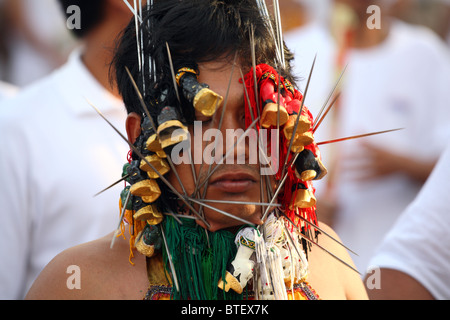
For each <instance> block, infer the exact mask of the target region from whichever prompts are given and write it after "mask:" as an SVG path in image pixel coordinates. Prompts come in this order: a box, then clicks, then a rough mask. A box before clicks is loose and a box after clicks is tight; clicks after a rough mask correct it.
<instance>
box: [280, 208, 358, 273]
mask: <svg viewBox="0 0 450 320" xmlns="http://www.w3.org/2000/svg"><path fill="white" fill-rule="evenodd" d="M283 216H284V217H285V218H286V220H287V221H289V223H290V224H291V225H292V226H293V227H295V228H296V229H297V231H298V233H299V236H300V237H302V238H303V239H305V240H306V241H307V242H308V243H310V244H312V245H314V246H316V247H317V248H319V249H321V250H322V251H324V252H325V253H327V254H329V255H330V256H331V257H333V258H335V259H336V260H337V261H339V262H340V263H342V264H344V265H345V266H346V267H348V268H350V269H352V270H353V271H355V272H356V273H358V274H359V275H361V273H360V272H359V271H358V270H356V269H355V268H354V267H352V266H351V265H349V264H348V263H347V262H345V261H344V260H342V259H341V258H339V257H338V256H336V255H335V254H333V253H331V252H330V251H328V250H327V249H325V248H324V247H322V246H321V245H320V244H318V243H317V242H315V241H313V240H311V239H310V238H309V237H307V236H305V235H304V234H303V233H302V232H301V230H299V228H298V227H297V226H296V225H295V223H294V222H292V220H291V219H289V217H288V216H287V215H286V214H285V213H283Z"/></svg>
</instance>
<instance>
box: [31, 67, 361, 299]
mask: <svg viewBox="0 0 450 320" xmlns="http://www.w3.org/2000/svg"><path fill="white" fill-rule="evenodd" d="M238 67H239V66H238ZM199 68H200V74H201V76H200V77H201V78H200V81H201V82H205V83H208V84H209V85H210V87H211V89H212V90H214V91H216V92H217V93H219V94H221V95H224V96H225V95H226V90H227V87H228V83H229V77H230V74H231V72H230V70H231V64H230V63H229V62H227V61H219V62H212V63H207V64H201V65H200V66H199ZM236 70H238V69H236ZM243 71H245V70H243ZM238 74H240V73H237V72H235V73H234V75H233V77H232V81H231V87H230V95H229V99H228V104H227V110H226V112H225V117H224V119H223V129H224V130H225V129H237V128H244V113H243V106H244V100H243V99H244V97H243V87H242V84H241V83H240V82H239V78H240V77H239V76H238ZM221 108H222V107H221ZM221 108H220V109H219V111H218V114H221V110H222V109H221ZM201 120H203V121H204V125H205V126H206V125H207V124H209V125H211V126H212V127H214V126H216V124H215V123H216V121H218V119H213V120H209V119H201ZM126 127H127V133H128V135H129V139H130V141H134V140H135V139H136V137H138V135H139V134H140V118H139V116H138V115H136V114H131V115H130V116H129V118H128V121H127V123H126ZM216 127H217V126H216ZM203 147H204V145H203ZM183 166H186V167H183ZM203 167H204V168H206V169H207V168H208V166H203ZM223 168H224V169H221V171H219V170H218V172H217V174H214V175H213V176H212V177H211V183H210V184H209V186H208V189H207V193H206V196H207V198H209V199H226V200H236V201H247V202H257V201H259V200H260V191H259V190H260V185H259V183H260V182H259V176H258V171H255V168H254V167H252V166H248V165H244V166H228V165H225V166H223ZM176 169H177V172H178V173H179V174H180V178H181V180H182V181H183V185H184V186H185V188H186V190H187V191H188V192H191V191H193V188H194V183H193V177H192V172H191V167H190V165H180V166H177V167H176ZM199 172H200V165H197V166H196V173H197V175H199ZM233 173H237V174H238V175H239V176H241V178H240V179H241V180H245V181H244V182H242V183H243V185H244V187H242V186H239V188H240V191H239V192H236V193H234V192H230V191H232V190H233V188H235V186H233V184H232V183H231V186H230V185H227V183H228V182H222V183H223V184H225V187H224V186H220V185H215V183H214V181H217V180H216V179H218V178H220V179H222V180H221V181H227V180H226V178H223V177H224V176H225V177H226V174H233ZM168 178H169V180H170V181H171V182H172V183H173V184H174V185H175V186H176V187H177V188H180V186H179V185H177V180H176V178H175V177H174V175H173V173H171V174H170V175H169V177H168ZM224 179H225V180H224ZM179 190H180V189H179ZM214 206H215V207H217V208H219V209H221V210H224V211H227V212H230V213H232V214H234V215H237V216H239V217H241V218H244V219H247V220H250V221H251V222H253V223H255V224H259V223H261V215H262V212H261V209H260V207H259V206H254V205H239V206H237V205H229V204H217V205H216V204H215V205H214ZM204 213H205V215H206V218H207V221H208V223H209V224H210V225H211V230H213V231H214V230H219V229H225V228H227V229H232V228H235V227H236V226H238V225H240V224H241V223H240V222H237V221H236V220H235V219H232V218H229V217H225V216H222V215H221V214H218V213H217V212H215V211H214V210H209V209H205V210H204ZM200 225H202V223H200ZM321 227H322V228H324V230H325V231H326V232H327V233H329V234H331V235H334V237H335V238H338V237H337V235H335V234H334V232H333V231H332V230H331V229H330V228H329V227H327V226H326V225H321ZM125 235H128V233H127V232H125ZM111 239H112V234H111V235H108V236H106V237H105V238H103V239H100V240H97V241H94V242H91V243H88V244H84V245H81V246H78V247H75V248H72V249H69V250H67V251H65V252H63V253H62V254H60V255H59V256H57V257H56V258H55V259H54V260H53V261H52V262H51V263H50V264H49V265H48V266H47V268H46V269H45V270H44V271H43V272H42V274H41V275H40V276H39V278H38V279H37V281H36V282H35V284H34V286H33V287H32V288H31V290H30V292H29V294H28V296H27V298H28V299H89V300H91V299H142V298H143V297H144V295H145V292H146V290H147V287H148V280H147V275H146V264H145V259H144V257H143V256H142V255H140V254H138V253H136V254H135V257H134V259H133V260H132V262H133V263H134V264H135V265H134V266H132V265H131V264H130V263H129V261H128V257H129V254H130V249H129V243H128V240H126V239H123V238H119V239H117V241H116V244H115V246H114V248H113V249H110V248H109V246H110V243H111ZM319 243H320V245H321V246H323V247H324V248H327V250H329V251H331V252H333V253H334V254H335V255H337V256H339V257H340V258H341V259H343V260H344V261H346V262H347V263H349V264H350V265H353V263H352V261H351V258H350V257H349V255H348V253H347V252H346V251H345V250H344V249H343V248H342V247H341V246H339V245H338V244H336V243H335V242H333V241H331V240H330V239H329V238H327V237H325V236H320V238H319ZM309 256H310V270H311V274H310V277H309V283H310V284H311V286H312V287H313V288H314V289H315V290H316V291H317V292H318V294H319V295H320V297H321V298H322V299H366V298H367V295H366V291H365V289H364V286H363V284H362V281H361V278H360V275H359V274H357V273H356V272H354V271H352V270H351V269H349V268H347V267H346V266H344V265H343V264H341V263H340V262H338V261H337V260H335V259H334V258H332V257H331V256H329V255H328V254H326V253H325V252H324V251H322V250H321V249H319V248H318V247H312V250H311V252H310V253H309ZM71 265H77V266H79V267H80V270H81V289H80V290H70V289H68V288H67V285H66V282H67V279H68V277H69V276H70V275H68V274H67V273H66V270H67V268H68V267H69V266H71Z"/></svg>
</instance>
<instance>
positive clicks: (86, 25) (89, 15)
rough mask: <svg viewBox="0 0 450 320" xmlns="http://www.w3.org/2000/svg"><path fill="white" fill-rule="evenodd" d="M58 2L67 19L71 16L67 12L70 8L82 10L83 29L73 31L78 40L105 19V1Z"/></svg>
mask: <svg viewBox="0 0 450 320" xmlns="http://www.w3.org/2000/svg"><path fill="white" fill-rule="evenodd" d="M58 2H59V4H60V5H61V9H62V10H63V12H64V14H65V15H66V17H67V18H69V17H70V15H71V12H70V11H69V12H68V10H67V9H68V8H69V7H70V6H73V5H75V6H77V7H79V8H80V14H81V28H80V29H72V30H71V31H72V32H73V34H74V35H75V36H76V37H77V38H83V37H84V36H86V35H87V34H88V33H89V32H90V31H91V30H92V29H93V28H95V27H96V26H97V25H98V24H99V23H100V22H101V21H102V19H103V17H104V16H103V14H104V6H105V0H94V1H92V0H58Z"/></svg>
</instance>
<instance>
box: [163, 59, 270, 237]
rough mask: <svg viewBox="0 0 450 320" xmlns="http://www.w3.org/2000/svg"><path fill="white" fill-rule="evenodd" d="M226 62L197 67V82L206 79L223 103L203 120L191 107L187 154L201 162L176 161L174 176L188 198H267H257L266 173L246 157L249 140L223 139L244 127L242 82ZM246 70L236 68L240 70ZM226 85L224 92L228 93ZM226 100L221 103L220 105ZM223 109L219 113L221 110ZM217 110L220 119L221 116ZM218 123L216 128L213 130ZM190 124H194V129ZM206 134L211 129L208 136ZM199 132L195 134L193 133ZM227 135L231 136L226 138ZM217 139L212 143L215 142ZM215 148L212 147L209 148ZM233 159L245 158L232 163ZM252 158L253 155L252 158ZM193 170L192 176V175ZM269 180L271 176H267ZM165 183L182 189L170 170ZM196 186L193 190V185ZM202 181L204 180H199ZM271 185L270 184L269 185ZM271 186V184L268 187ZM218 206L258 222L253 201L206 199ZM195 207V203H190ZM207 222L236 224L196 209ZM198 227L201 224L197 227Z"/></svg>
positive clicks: (259, 214) (259, 209) (212, 227)
mask: <svg viewBox="0 0 450 320" xmlns="http://www.w3.org/2000/svg"><path fill="white" fill-rule="evenodd" d="M232 69H233V68H232V63H230V62H222V61H221V62H209V63H204V64H200V65H199V71H200V75H199V82H200V83H206V84H208V85H209V87H210V89H211V90H212V91H214V92H216V93H217V94H219V95H221V96H222V97H224V102H223V103H222V105H220V106H219V108H218V109H217V112H216V114H215V115H214V116H213V117H211V118H209V117H205V116H203V115H202V114H201V113H199V112H198V113H197V111H196V119H197V121H198V122H197V123H196V124H195V125H191V126H190V127H189V132H190V135H191V150H192V158H194V157H195V158H196V159H198V157H197V156H198V155H199V154H200V157H201V160H202V161H201V162H198V161H195V160H194V161H193V163H194V164H193V166H192V165H191V164H186V163H183V164H180V165H177V166H175V169H176V171H177V173H178V175H179V177H180V180H181V182H182V184H183V186H184V189H185V190H186V193H187V194H188V195H189V196H192V197H193V198H196V199H208V200H225V201H239V202H252V203H255V202H262V201H263V202H268V199H267V198H268V197H267V194H266V192H264V193H263V199H262V197H261V186H262V187H263V190H266V189H267V188H266V184H265V181H266V177H264V176H263V177H262V178H261V175H260V168H259V164H258V162H256V163H255V162H254V161H249V159H250V158H252V156H254V155H252V154H250V153H252V152H254V149H252V151H250V149H249V142H248V141H249V140H248V139H245V140H243V141H245V147H244V144H239V145H238V146H237V147H236V148H234V149H233V145H234V143H235V142H236V141H237V138H236V140H234V141H231V142H230V141H229V140H230V139H233V133H236V132H238V131H240V132H241V133H242V132H243V131H245V130H246V128H245V100H244V99H245V94H244V87H243V84H242V83H241V82H240V81H239V80H240V79H241V71H240V69H239V66H238V65H236V67H235V68H234V72H232ZM247 71H248V70H242V72H243V73H244V74H245V73H246V72H247ZM228 86H230V87H229V92H228V94H227V91H228ZM225 104H226V106H225ZM224 108H225V112H223V111H224ZM222 114H223V117H222ZM219 126H220V129H219ZM194 127H195V128H194ZM210 133H214V134H213V135H211V134H210ZM217 134H220V135H221V139H218V140H217V142H215V136H216V135H217ZM199 135H201V136H199ZM230 137H231V138H230ZM216 143H217V145H216ZM214 146H217V148H214ZM211 150H215V152H216V153H215V161H213V163H212V165H211V166H210V165H209V163H210V160H211V155H214V153H213V152H214V151H213V152H211ZM227 153H228V154H229V155H228V157H227V159H226V160H225V161H224V162H223V164H217V163H218V162H219V161H220V159H221V158H222V157H224V156H225V155H226V154H227ZM238 158H241V160H242V159H244V158H245V161H244V163H243V164H242V162H239V163H241V164H237V163H238V160H237V159H238ZM253 159H254V157H253ZM193 168H194V171H195V177H194V174H193ZM211 170H214V173H213V174H212V175H211V176H210V177H209V178H208V176H209V174H208V172H211ZM270 180H271V179H270ZM169 181H170V182H171V183H172V184H173V185H174V186H175V187H176V188H177V190H178V191H180V193H183V189H182V188H181V186H180V183H179V182H178V178H177V177H176V175H175V173H174V172H172V171H171V172H170V174H169ZM195 181H197V186H201V187H200V188H199V189H198V190H197V191H198V192H197V194H194V193H195V190H196V183H195ZM205 181H207V183H205ZM271 184H272V183H271ZM271 189H272V190H273V186H271ZM206 204H207V205H209V206H213V207H214V208H217V209H219V210H222V211H225V212H228V213H229V214H232V215H234V216H238V217H240V218H242V219H245V220H246V221H249V222H251V223H253V224H261V223H262V222H261V217H262V215H263V213H264V212H263V209H262V207H261V206H257V205H254V204H230V203H211V202H207V203H206ZM194 207H195V208H196V209H199V206H198V205H197V204H196V205H194ZM202 212H203V213H204V214H205V218H206V220H207V222H208V223H209V224H210V230H211V231H217V230H220V229H225V228H230V227H235V226H239V225H242V224H243V222H240V221H238V220H236V219H234V218H231V217H227V216H225V215H223V214H221V213H219V212H217V211H215V210H213V209H211V208H206V207H203V208H202ZM199 223H200V225H203V223H202V222H200V221H199ZM203 226H204V225H203Z"/></svg>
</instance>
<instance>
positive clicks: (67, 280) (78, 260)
mask: <svg viewBox="0 0 450 320" xmlns="http://www.w3.org/2000/svg"><path fill="white" fill-rule="evenodd" d="M111 239H112V234H111V235H110V236H106V237H104V238H101V239H99V240H96V241H92V242H89V243H86V244H82V245H79V246H76V247H73V248H70V249H68V250H65V251H64V252H62V253H60V254H59V255H57V256H56V257H55V258H54V259H53V260H52V261H51V262H50V263H49V264H48V265H47V266H46V267H45V269H44V270H43V271H42V272H41V274H40V275H39V277H38V278H37V279H36V281H35V283H34V284H33V286H32V287H31V289H30V291H29V292H28V294H27V297H26V299H29V300H98V299H101V300H105V299H106V300H108V299H113V300H114V299H136V298H138V299H141V298H142V297H143V293H144V291H145V289H146V285H147V283H146V278H147V277H146V268H145V260H144V259H143V258H142V257H141V256H140V255H136V257H135V258H134V259H133V263H134V266H133V265H132V264H131V263H130V262H129V254H130V251H129V246H128V241H127V240H124V239H121V238H119V239H117V241H116V243H115V245H114V247H113V248H112V249H111V248H110V244H111ZM130 283H133V285H131V284H130ZM141 287H142V289H141Z"/></svg>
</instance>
